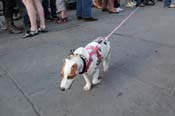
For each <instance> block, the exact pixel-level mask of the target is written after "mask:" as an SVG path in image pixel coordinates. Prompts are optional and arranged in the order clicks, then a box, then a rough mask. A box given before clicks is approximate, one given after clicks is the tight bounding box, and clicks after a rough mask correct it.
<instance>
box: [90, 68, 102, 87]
mask: <svg viewBox="0 0 175 116" xmlns="http://www.w3.org/2000/svg"><path fill="white" fill-rule="evenodd" d="M100 82H101V80H100V79H99V68H97V69H96V71H95V73H94V74H93V80H92V83H93V84H94V85H96V84H98V83H100Z"/></svg>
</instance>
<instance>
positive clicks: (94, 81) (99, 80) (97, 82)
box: [92, 79, 101, 85]
mask: <svg viewBox="0 0 175 116" xmlns="http://www.w3.org/2000/svg"><path fill="white" fill-rule="evenodd" d="M100 82H101V79H93V80H92V84H94V85H97V84H99V83H100Z"/></svg>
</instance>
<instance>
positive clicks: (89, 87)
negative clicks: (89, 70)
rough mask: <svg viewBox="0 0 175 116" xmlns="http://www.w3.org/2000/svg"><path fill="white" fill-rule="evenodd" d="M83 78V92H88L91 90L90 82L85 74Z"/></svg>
mask: <svg viewBox="0 0 175 116" xmlns="http://www.w3.org/2000/svg"><path fill="white" fill-rule="evenodd" d="M83 77H84V80H85V82H86V84H85V86H84V88H83V90H84V91H89V90H90V89H91V82H90V80H89V77H88V75H87V74H83Z"/></svg>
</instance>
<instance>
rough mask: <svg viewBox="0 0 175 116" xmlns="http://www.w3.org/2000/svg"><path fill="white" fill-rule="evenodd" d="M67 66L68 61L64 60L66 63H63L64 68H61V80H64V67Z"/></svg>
mask: <svg viewBox="0 0 175 116" xmlns="http://www.w3.org/2000/svg"><path fill="white" fill-rule="evenodd" d="M65 65H66V61H65V60H64V63H63V66H62V68H61V72H60V73H61V78H62V79H63V78H64V67H65Z"/></svg>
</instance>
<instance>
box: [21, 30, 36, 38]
mask: <svg viewBox="0 0 175 116" xmlns="http://www.w3.org/2000/svg"><path fill="white" fill-rule="evenodd" d="M38 34H39V32H38V30H35V31H31V30H29V31H27V32H26V33H25V34H24V35H23V36H22V38H28V37H33V36H35V35H38Z"/></svg>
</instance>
